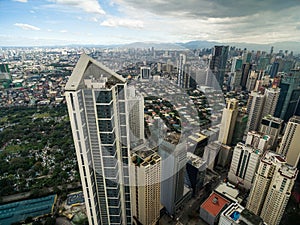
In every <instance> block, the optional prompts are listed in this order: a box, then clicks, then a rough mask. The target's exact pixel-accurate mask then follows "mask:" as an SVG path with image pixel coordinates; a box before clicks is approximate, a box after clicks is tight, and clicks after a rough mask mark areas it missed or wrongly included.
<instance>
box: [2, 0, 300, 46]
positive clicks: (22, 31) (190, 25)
mask: <svg viewBox="0 0 300 225" xmlns="http://www.w3.org/2000/svg"><path fill="white" fill-rule="evenodd" d="M0 8H1V11H2V12H1V16H0V18H1V20H0V25H1V27H2V31H1V32H0V37H1V42H0V45H2V46H42V45H66V44H95V45H100V44H103V45H108V44H124V43H132V42H150V41H151V42H172V43H176V42H188V41H192V40H205V41H217V42H224V43H230V42H235V43H241V42H247V43H256V44H269V43H274V42H285V41H290V42H297V41H299V38H298V37H299V35H300V21H299V18H298V11H299V9H300V5H299V4H298V3H297V1H293V0H290V1H284V2H282V1H278V0H269V1H263V2H262V1H251V2H248V1H247V2H239V3H238V4H236V2H235V1H226V3H225V2H220V1H213V2H211V1H205V0H201V1H192V0H191V1H188V2H184V3H183V2H180V1H177V0H172V1H163V0H159V1H151V2H140V1H134V0H129V1H123V0H114V1H107V0H105V1H101V2H100V1H98V0H84V1H83V0H80V1H79V0H37V1H36V0H35V1H33V0H4V1H1V3H0ZM282 31H284V32H282Z"/></svg>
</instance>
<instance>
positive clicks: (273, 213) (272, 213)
mask: <svg viewBox="0 0 300 225" xmlns="http://www.w3.org/2000/svg"><path fill="white" fill-rule="evenodd" d="M297 173H298V171H297V169H296V168H293V167H291V166H290V165H288V164H287V163H286V161H285V160H284V158H282V157H281V156H280V155H278V154H276V153H274V152H266V153H265V154H264V156H263V157H262V159H261V162H260V165H259V167H258V169H257V172H256V173H255V179H254V182H253V187H252V189H251V191H250V195H249V199H248V202H247V206H246V207H247V208H248V209H249V210H250V211H252V212H253V213H254V214H256V215H260V216H261V218H262V219H263V220H264V221H265V222H266V223H267V224H274V225H278V224H279V223H280V220H281V218H282V215H283V213H284V210H285V207H286V205H287V203H288V200H289V198H290V195H291V191H292V188H293V185H294V182H295V179H296V177H297Z"/></svg>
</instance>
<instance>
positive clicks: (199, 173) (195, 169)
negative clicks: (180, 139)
mask: <svg viewBox="0 0 300 225" xmlns="http://www.w3.org/2000/svg"><path fill="white" fill-rule="evenodd" d="M205 174H206V162H205V161H204V160H203V159H202V158H200V157H199V156H197V155H195V154H193V153H191V152H187V163H186V173H185V183H186V184H187V185H188V187H190V188H192V190H193V196H195V195H197V193H198V192H199V191H200V190H201V188H202V187H203V185H204V179H205Z"/></svg>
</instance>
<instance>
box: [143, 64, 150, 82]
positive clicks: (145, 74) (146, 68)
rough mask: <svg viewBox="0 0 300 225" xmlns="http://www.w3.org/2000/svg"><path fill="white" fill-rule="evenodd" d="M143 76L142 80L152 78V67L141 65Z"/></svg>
mask: <svg viewBox="0 0 300 225" xmlns="http://www.w3.org/2000/svg"><path fill="white" fill-rule="evenodd" d="M141 78H142V80H149V79H150V67H149V66H142V67H141Z"/></svg>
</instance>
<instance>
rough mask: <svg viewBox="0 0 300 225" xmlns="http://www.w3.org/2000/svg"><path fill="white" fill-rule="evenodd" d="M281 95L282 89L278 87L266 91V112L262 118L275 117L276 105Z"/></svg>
mask: <svg viewBox="0 0 300 225" xmlns="http://www.w3.org/2000/svg"><path fill="white" fill-rule="evenodd" d="M279 94H280V88H278V87H275V88H273V87H271V88H268V89H265V98H266V99H265V104H264V110H263V112H262V115H261V116H262V117H264V116H266V115H271V116H273V115H274V113H275V109H276V105H277V102H278V98H279Z"/></svg>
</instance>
